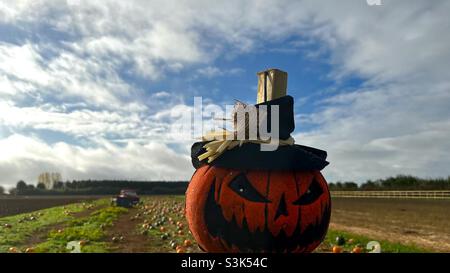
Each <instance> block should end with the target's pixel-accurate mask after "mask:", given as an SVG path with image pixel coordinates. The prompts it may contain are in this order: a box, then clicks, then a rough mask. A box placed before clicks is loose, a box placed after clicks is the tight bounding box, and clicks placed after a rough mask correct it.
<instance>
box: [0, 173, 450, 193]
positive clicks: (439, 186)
mask: <svg viewBox="0 0 450 273" xmlns="http://www.w3.org/2000/svg"><path fill="white" fill-rule="evenodd" d="M328 185H329V188H330V190H331V191H339V190H345V191H352V190H363V191H371V190H450V176H449V177H447V178H436V179H424V178H418V177H414V176H408V175H398V176H395V177H388V178H385V179H378V180H373V181H372V180H368V181H366V182H365V183H362V184H359V185H358V184H357V183H355V182H334V183H328ZM187 186H188V182H187V181H128V180H73V181H66V182H57V183H55V185H54V188H53V189H51V190H48V189H45V187H44V185H43V184H38V185H37V186H34V185H32V184H27V183H26V182H24V181H19V182H18V183H17V185H16V187H15V188H13V189H11V190H9V193H10V194H13V195H111V194H117V193H119V191H120V190H121V189H133V190H136V191H137V192H138V194H143V195H144V194H184V193H185V192H186V189H187ZM2 193H4V189H3V188H2V187H0V194H2Z"/></svg>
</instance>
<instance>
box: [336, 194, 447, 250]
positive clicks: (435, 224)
mask: <svg viewBox="0 0 450 273" xmlns="http://www.w3.org/2000/svg"><path fill="white" fill-rule="evenodd" d="M330 227H331V228H333V229H337V230H343V231H348V232H353V233H357V234H361V235H367V236H371V237H374V238H379V239H384V240H388V241H392V242H400V243H410V244H415V245H417V246H421V247H424V248H427V249H430V250H434V251H444V252H450V200H427V199H380V198H373V199H372V198H333V200H332V214H331V225H330Z"/></svg>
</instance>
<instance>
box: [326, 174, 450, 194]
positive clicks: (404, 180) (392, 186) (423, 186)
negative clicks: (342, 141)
mask: <svg viewBox="0 0 450 273" xmlns="http://www.w3.org/2000/svg"><path fill="white" fill-rule="evenodd" d="M328 185H329V188H330V190H331V191H339V190H342V191H352V190H360V191H361V190H363V191H373V190H381V191H382V190H450V176H449V177H447V178H436V179H424V178H418V177H415V176H410V175H397V176H395V177H388V178H385V179H378V180H374V181H372V180H367V181H366V182H365V183H362V184H359V185H358V184H356V183H355V182H335V183H329V184H328Z"/></svg>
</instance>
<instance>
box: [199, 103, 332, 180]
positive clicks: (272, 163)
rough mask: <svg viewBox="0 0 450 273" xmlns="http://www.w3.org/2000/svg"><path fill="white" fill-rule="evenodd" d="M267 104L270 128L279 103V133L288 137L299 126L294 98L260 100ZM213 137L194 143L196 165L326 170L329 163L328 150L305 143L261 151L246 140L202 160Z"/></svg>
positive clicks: (283, 137)
mask: <svg viewBox="0 0 450 273" xmlns="http://www.w3.org/2000/svg"><path fill="white" fill-rule="evenodd" d="M261 105H267V115H268V117H267V122H268V124H267V128H268V130H270V122H269V121H270V120H271V118H270V116H269V115H270V113H271V111H270V107H271V106H272V105H279V116H280V121H279V125H280V128H279V137H280V139H288V138H289V137H290V134H291V133H292V132H293V131H294V129H295V122H294V110H293V108H294V99H293V98H292V97H291V96H284V97H281V98H278V99H274V100H271V101H268V102H263V103H260V104H256V105H255V107H256V108H257V109H258V108H259V106H261ZM208 142H209V141H202V142H197V143H194V145H192V148H191V158H192V165H193V166H194V168H196V169H197V168H199V167H201V166H203V165H206V164H208V165H211V166H217V167H223V168H230V169H238V170H272V171H275V170H276V171H288V170H295V171H313V170H322V169H323V168H325V166H327V165H328V164H329V163H328V162H327V161H326V158H327V152H326V151H322V150H319V149H316V148H312V147H307V146H303V145H297V144H294V145H284V146H279V147H278V148H277V149H276V150H275V151H261V149H260V145H261V144H257V143H245V144H243V145H242V146H240V147H235V148H233V149H231V150H227V151H226V152H224V153H223V154H222V155H220V156H219V157H218V158H216V159H215V160H214V161H212V162H211V163H208V162H207V160H203V161H200V160H199V159H198V157H199V156H200V155H201V154H203V153H205V152H206V149H205V148H204V145H205V144H206V143H208Z"/></svg>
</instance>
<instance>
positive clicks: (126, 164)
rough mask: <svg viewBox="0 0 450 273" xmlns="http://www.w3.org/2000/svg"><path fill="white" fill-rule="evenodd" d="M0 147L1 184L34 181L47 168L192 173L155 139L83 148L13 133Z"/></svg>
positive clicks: (156, 175)
mask: <svg viewBox="0 0 450 273" xmlns="http://www.w3.org/2000/svg"><path fill="white" fill-rule="evenodd" d="M0 150H1V151H2V153H1V154H0V173H2V177H1V178H0V184H3V185H7V186H13V185H15V183H17V181H18V180H20V179H24V180H25V181H27V182H28V183H34V182H36V181H37V176H38V175H39V174H40V173H41V172H43V171H46V170H47V171H59V172H61V174H62V175H63V178H66V179H89V178H104V179H136V180H173V179H179V180H183V179H185V178H186V177H188V176H190V175H191V172H192V170H191V163H190V158H189V157H188V156H186V155H184V154H178V153H176V152H174V151H173V150H171V149H170V148H169V147H168V146H166V145H165V144H163V143H159V142H154V141H153V142H148V143H146V144H139V143H135V142H132V141H130V142H128V143H126V145H125V146H123V147H121V146H117V145H115V144H113V143H111V142H108V141H106V140H103V143H102V145H100V146H99V147H95V148H83V147H79V146H71V145H68V144H66V143H64V142H60V143H56V144H54V145H48V144H46V143H45V142H44V141H42V140H40V139H38V138H33V137H26V136H23V135H17V134H15V135H11V136H9V137H8V138H5V139H2V140H0ZM156 155H157V156H156Z"/></svg>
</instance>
